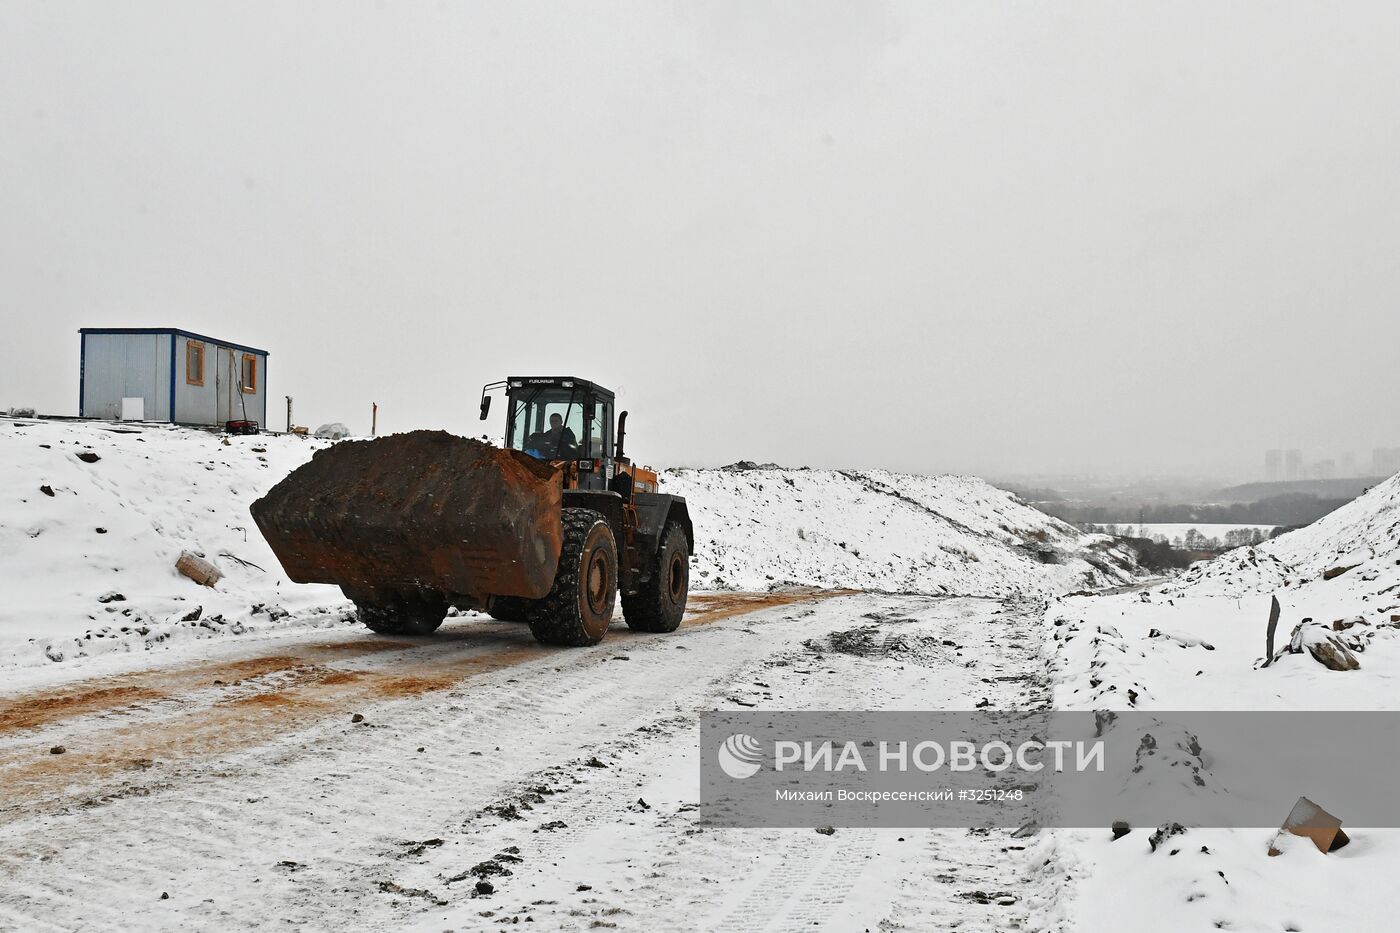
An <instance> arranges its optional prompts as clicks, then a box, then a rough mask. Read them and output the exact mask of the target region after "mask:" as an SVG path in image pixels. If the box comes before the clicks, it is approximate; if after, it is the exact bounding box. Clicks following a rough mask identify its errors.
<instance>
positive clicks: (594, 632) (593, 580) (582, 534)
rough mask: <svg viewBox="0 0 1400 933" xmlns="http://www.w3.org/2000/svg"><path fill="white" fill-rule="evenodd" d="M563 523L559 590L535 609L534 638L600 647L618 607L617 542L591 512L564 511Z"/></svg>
mask: <svg viewBox="0 0 1400 933" xmlns="http://www.w3.org/2000/svg"><path fill="white" fill-rule="evenodd" d="M563 520H564V546H563V547H562V548H561V549H560V551H559V569H558V570H557V571H555V574H554V587H553V588H552V589H551V590H550V591H549V594H548V595H547V596H545V597H544V598H543V599H541V600H537V601H536V602H535V603H533V604H532V605H531V606H530V610H529V622H530V633H531V634H533V635H534V636H535V639H536V640H537V641H539V642H541V643H543V644H546V645H569V646H573V647H583V646H585V645H596V644H597V643H598V642H600V641H602V640H603V636H604V635H606V634H607V633H608V626H609V625H611V624H612V615H613V607H614V606H615V605H616V604H617V543H616V542H615V541H614V540H613V533H612V529H611V528H609V527H608V523H607V520H606V519H604V518H603V516H602V515H601V514H599V513H598V512H595V511H593V510H592V509H564V512H563Z"/></svg>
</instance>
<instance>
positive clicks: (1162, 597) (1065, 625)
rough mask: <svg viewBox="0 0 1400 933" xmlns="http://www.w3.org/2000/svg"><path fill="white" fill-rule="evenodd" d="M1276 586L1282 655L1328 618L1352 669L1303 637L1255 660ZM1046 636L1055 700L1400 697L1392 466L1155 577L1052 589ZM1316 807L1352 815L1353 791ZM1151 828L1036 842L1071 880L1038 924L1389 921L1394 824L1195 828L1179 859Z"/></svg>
mask: <svg viewBox="0 0 1400 933" xmlns="http://www.w3.org/2000/svg"><path fill="white" fill-rule="evenodd" d="M1273 597H1277V598H1278V600H1279V604H1280V607H1281V610H1282V612H1281V616H1280V619H1279V623H1278V627H1277V630H1276V634H1275V639H1274V650H1275V652H1276V653H1277V652H1279V651H1281V650H1282V649H1283V648H1285V647H1286V646H1288V645H1289V643H1290V640H1291V638H1292V633H1293V632H1294V629H1295V628H1297V627H1298V626H1299V625H1300V624H1302V623H1303V620H1304V619H1312V620H1313V623H1312V624H1311V625H1309V626H1306V627H1305V628H1304V632H1305V633H1308V632H1321V631H1322V630H1323V628H1324V627H1325V628H1326V629H1327V630H1328V631H1331V630H1332V628H1333V626H1334V623H1336V626H1337V628H1339V629H1340V632H1339V633H1338V634H1337V636H1336V637H1338V638H1340V639H1344V640H1345V641H1346V643H1347V644H1348V645H1351V646H1353V647H1359V649H1360V650H1358V651H1357V652H1356V655H1355V657H1356V659H1357V661H1358V662H1359V664H1360V667H1359V669H1357V670H1346V671H1336V670H1330V669H1328V668H1327V667H1325V666H1323V665H1322V664H1320V663H1318V662H1317V661H1315V660H1314V659H1313V657H1312V656H1311V655H1310V654H1309V653H1308V652H1306V651H1304V652H1301V653H1296V654H1294V653H1283V654H1280V655H1278V656H1277V659H1276V660H1275V661H1274V662H1273V663H1272V664H1271V665H1269V666H1268V667H1263V666H1262V665H1261V662H1262V661H1263V659H1264V656H1265V651H1266V648H1265V631H1266V628H1267V623H1268V618H1269V608H1270V602H1271V599H1272V598H1273ZM1045 632H1046V646H1047V650H1046V652H1045V654H1046V657H1047V665H1048V676H1049V679H1050V681H1051V684H1052V687H1053V702H1054V706H1055V707H1056V708H1057V709H1099V710H1104V709H1130V708H1131V709H1144V710H1178V709H1179V710H1278V709H1282V710H1289V709H1294V710H1338V711H1346V710H1395V709H1400V477H1395V478H1392V479H1390V480H1387V481H1386V482H1385V483H1382V484H1380V485H1378V486H1376V487H1375V488H1374V489H1372V490H1371V491H1370V492H1368V493H1367V494H1366V495H1363V496H1361V497H1360V498H1358V499H1356V500H1355V501H1353V502H1351V503H1349V504H1348V505H1346V506H1344V507H1342V508H1340V509H1338V510H1337V511H1335V512H1333V513H1331V514H1330V515H1327V516H1325V517H1324V518H1322V519H1320V520H1319V521H1317V522H1315V523H1313V524H1312V525H1309V526H1307V527H1306V528H1302V529H1299V530H1297V531H1294V532H1291V533H1289V534H1287V535H1283V536H1281V537H1279V538H1277V539H1275V540H1273V541H1270V542H1267V543H1265V544H1263V545H1260V546H1258V547H1254V548H1240V549H1237V550H1235V551H1231V552H1229V553H1228V554H1225V555H1223V556H1221V557H1219V558H1217V559H1216V560H1213V561H1210V562H1209V563H1203V564H1197V565H1195V566H1193V567H1192V568H1191V569H1190V570H1189V571H1188V572H1187V573H1185V574H1183V575H1182V576H1181V577H1179V578H1177V579H1176V580H1174V581H1172V582H1171V583H1169V584H1167V585H1165V586H1161V587H1157V588H1155V589H1154V590H1151V591H1143V592H1136V593H1126V594H1118V595H1111V596H1102V597H1093V598H1083V597H1069V598H1062V599H1058V600H1056V601H1054V602H1053V603H1052V604H1051V605H1050V608H1049V610H1048V611H1047V614H1046V629H1045ZM1210 758H1211V750H1210V748H1209V747H1207V748H1206V749H1205V759H1204V760H1205V762H1206V764H1207V766H1208V765H1209V762H1210ZM1184 774H1185V771H1183V775H1184ZM1307 791H1308V788H1301V787H1300V788H1299V794H1300V795H1301V794H1305V793H1307ZM1318 803H1320V804H1322V805H1323V806H1324V807H1327V808H1328V809H1330V810H1332V811H1333V812H1335V813H1337V814H1338V815H1339V816H1340V817H1341V818H1342V819H1343V820H1345V819H1346V803H1347V802H1346V801H1345V800H1338V801H1330V800H1329V801H1322V800H1319V801H1318ZM1285 809H1286V808H1285ZM1285 815H1286V813H1284V812H1280V813H1279V820H1280V822H1282V820H1283V817H1284V816H1285ZM1152 829H1153V827H1141V828H1135V829H1134V831H1133V832H1132V833H1130V834H1128V835H1126V836H1124V837H1123V838H1122V839H1120V840H1117V841H1113V840H1112V837H1111V835H1110V833H1109V832H1108V829H1107V827H1105V828H1104V829H1103V830H1102V831H1095V832H1071V831H1056V832H1054V833H1052V834H1047V836H1048V838H1047V839H1046V840H1045V841H1043V842H1042V843H1041V845H1042V846H1043V847H1044V848H1045V849H1046V856H1047V857H1050V856H1051V855H1053V856H1054V859H1055V864H1056V865H1057V866H1059V870H1060V871H1062V872H1063V874H1064V887H1063V889H1062V891H1061V900H1060V903H1061V905H1062V908H1061V909H1060V911H1059V913H1058V915H1057V917H1056V919H1055V921H1054V922H1053V923H1052V922H1050V921H1048V920H1047V922H1046V923H1045V924H1044V925H1042V927H1041V928H1042V929H1056V928H1059V926H1058V925H1059V924H1067V925H1068V926H1069V927H1071V928H1074V929H1134V930H1159V929H1160V930H1178V929H1187V928H1192V929H1194V928H1197V927H1200V928H1212V927H1216V928H1222V929H1237V930H1238V929H1248V930H1286V929H1299V930H1314V929H1357V930H1362V929H1365V930H1379V929H1389V928H1390V926H1391V919H1392V918H1391V916H1390V914H1391V911H1392V907H1391V906H1390V901H1391V897H1390V890H1391V885H1392V881H1391V880H1390V879H1392V878H1393V877H1394V875H1395V872H1396V871H1397V869H1400V831H1396V830H1367V829H1365V828H1358V827H1355V826H1351V825H1349V826H1347V830H1348V832H1349V833H1350V834H1351V836H1352V840H1353V841H1352V844H1351V845H1350V846H1348V847H1347V848H1345V849H1342V850H1340V851H1338V852H1336V853H1332V854H1330V855H1323V854H1322V853H1320V852H1318V851H1317V850H1316V848H1315V847H1313V846H1312V845H1311V844H1307V845H1303V846H1295V847H1290V848H1289V849H1288V851H1286V852H1285V853H1284V855H1282V856H1280V857H1278V858H1269V857H1268V856H1267V855H1266V854H1265V853H1266V850H1267V848H1268V844H1269V841H1270V839H1271V838H1272V835H1273V830H1190V831H1188V833H1187V834H1186V835H1185V836H1183V837H1181V838H1180V840H1179V844H1176V845H1174V846H1173V848H1176V849H1178V850H1179V854H1178V855H1176V856H1175V857H1172V856H1169V855H1167V854H1166V853H1163V852H1161V851H1158V852H1155V853H1154V852H1152V851H1150V849H1149V846H1148V845H1147V841H1146V840H1147V834H1148V833H1149V832H1151V830H1152Z"/></svg>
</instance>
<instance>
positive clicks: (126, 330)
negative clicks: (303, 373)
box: [78, 327, 271, 356]
mask: <svg viewBox="0 0 1400 933" xmlns="http://www.w3.org/2000/svg"><path fill="white" fill-rule="evenodd" d="M78 333H80V334H171V335H178V336H180V337H188V338H189V339H191V340H203V341H204V342H205V343H217V344H218V345H219V346H221V347H232V348H233V349H235V350H242V351H243V352H244V353H256V354H257V355H259V356H270V355H271V354H270V353H268V352H267V351H266V350H259V349H258V348H257V347H250V346H246V345H244V344H241V343H234V342H233V341H231V340H219V339H218V338H215V337H206V336H204V335H203V334H196V333H192V332H191V331H187V330H181V329H180V328H178V327H80V328H78Z"/></svg>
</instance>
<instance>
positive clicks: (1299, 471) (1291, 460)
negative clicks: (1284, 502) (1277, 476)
mask: <svg viewBox="0 0 1400 933" xmlns="http://www.w3.org/2000/svg"><path fill="white" fill-rule="evenodd" d="M1283 464H1284V466H1283V478H1284V479H1287V480H1296V479H1304V478H1305V477H1304V476H1303V452H1302V451H1301V450H1299V449H1298V448H1296V447H1295V448H1293V449H1292V450H1290V451H1288V452H1287V453H1285V454H1284V456H1283Z"/></svg>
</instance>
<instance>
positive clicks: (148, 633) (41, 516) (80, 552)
mask: <svg viewBox="0 0 1400 933" xmlns="http://www.w3.org/2000/svg"><path fill="white" fill-rule="evenodd" d="M325 443H326V442H323V441H316V440H308V439H305V438H296V437H278V436H258V437H231V438H228V439H227V441H225V440H223V439H222V438H221V437H220V436H218V435H216V434H211V433H208V432H205V431H197V430H190V429H184V428H171V427H168V426H162V425H150V424H140V425H133V424H130V423H123V424H113V423H101V422H62V421H29V420H10V419H0V666H3V665H6V664H10V663H21V664H23V663H47V662H46V659H47V660H62V659H66V658H72V657H78V656H82V655H89V654H97V653H104V652H108V651H114V650H129V649H131V648H133V647H139V646H142V645H147V644H152V643H159V642H163V641H167V640H170V639H173V638H182V637H211V636H214V635H220V634H228V633H233V634H236V633H238V632H240V631H243V630H245V629H247V628H250V627H258V626H261V625H266V624H270V623H273V622H277V621H278V620H280V619H285V618H287V616H288V615H298V614H306V613H309V612H311V611H313V610H316V609H318V608H320V607H323V606H324V607H340V606H342V605H343V599H342V597H341V594H340V591H339V590H338V589H336V588H334V587H329V586H302V585H299V584H293V583H291V582H290V581H289V580H287V578H286V577H285V576H284V575H283V573H282V569H281V567H280V565H279V564H278V563H277V559H276V558H275V557H274V556H273V554H272V551H271V550H270V549H269V548H268V547H267V544H266V543H265V542H264V541H263V539H262V535H260V534H259V533H258V530H257V527H256V526H255V525H254V524H253V521H252V517H251V516H250V515H249V514H248V506H249V504H251V503H252V502H253V500H254V499H256V498H258V497H259V496H261V495H262V494H263V493H264V492H266V491H267V489H268V488H270V487H271V486H272V485H273V484H274V483H276V482H277V481H278V480H280V479H281V478H282V477H283V476H285V475H286V474H287V473H288V472H290V471H291V470H293V469H295V468H296V467H297V466H299V465H301V464H302V463H303V462H305V461H306V460H307V459H308V458H310V456H311V454H312V453H313V452H314V451H315V450H317V449H318V448H319V447H322V446H325ZM183 550H188V551H192V552H194V553H196V554H199V555H202V556H204V557H207V558H208V559H209V560H212V561H213V562H214V563H215V564H216V565H217V566H218V568H219V569H220V570H221V571H222V572H223V574H224V577H223V579H222V580H221V581H220V582H219V583H218V585H217V586H215V587H204V586H200V585H199V584H197V583H195V582H193V581H192V580H188V579H186V578H185V577H183V576H180V575H179V574H178V573H176V571H175V561H176V559H177V558H178V557H179V556H180V552H181V551H183Z"/></svg>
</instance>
